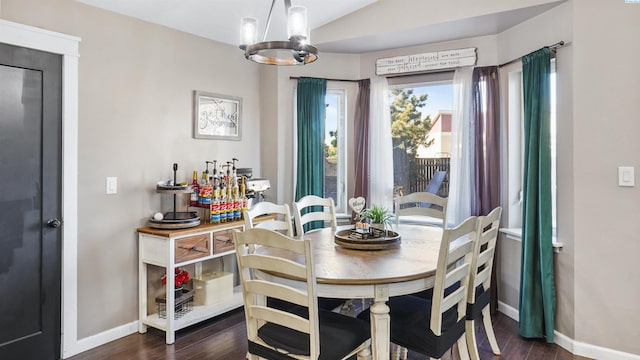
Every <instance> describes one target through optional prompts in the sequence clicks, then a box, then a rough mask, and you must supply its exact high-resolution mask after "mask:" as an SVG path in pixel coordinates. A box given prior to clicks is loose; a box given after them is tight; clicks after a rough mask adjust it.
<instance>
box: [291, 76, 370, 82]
mask: <svg viewBox="0 0 640 360" xmlns="http://www.w3.org/2000/svg"><path fill="white" fill-rule="evenodd" d="M305 77H308V76H305ZM309 78H310V79H323V78H313V77H309ZM298 79H300V77H299V76H289V80H298ZM325 80H327V81H345V82H358V81H360V80H353V79H325Z"/></svg>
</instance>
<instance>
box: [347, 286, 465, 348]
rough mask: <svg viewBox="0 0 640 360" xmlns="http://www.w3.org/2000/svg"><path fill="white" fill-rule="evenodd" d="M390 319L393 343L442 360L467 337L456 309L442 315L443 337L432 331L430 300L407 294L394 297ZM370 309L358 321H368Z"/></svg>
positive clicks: (390, 301)
mask: <svg viewBox="0 0 640 360" xmlns="http://www.w3.org/2000/svg"><path fill="white" fill-rule="evenodd" d="M387 305H388V306H389V309H390V311H389V316H390V317H391V342H393V343H394V344H397V345H400V346H403V347H406V348H407V349H410V350H413V351H417V352H419V353H421V354H425V355H428V356H430V357H434V358H440V357H442V355H443V354H444V353H446V352H447V350H448V349H449V348H451V346H453V344H455V343H456V341H457V340H458V339H459V338H460V337H461V336H462V335H463V334H464V329H465V328H464V326H465V324H464V319H462V320H460V321H456V320H457V317H458V310H457V307H453V308H451V309H449V310H448V311H446V312H445V313H444V315H443V318H442V322H443V326H442V329H443V332H442V335H440V336H436V335H435V334H434V333H433V331H431V329H430V322H431V300H428V299H423V298H420V297H417V296H412V295H406V296H397V297H392V298H391V299H390V300H389V302H388V303H387ZM369 317H370V311H369V309H367V310H365V311H363V312H361V313H360V314H359V315H358V318H360V319H363V320H367V321H369Z"/></svg>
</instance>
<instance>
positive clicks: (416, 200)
mask: <svg viewBox="0 0 640 360" xmlns="http://www.w3.org/2000/svg"><path fill="white" fill-rule="evenodd" d="M395 213H396V225H397V224H399V223H400V217H401V216H406V215H422V216H430V217H433V218H436V219H440V220H442V226H443V227H445V218H446V217H447V198H442V197H439V196H438V195H436V194H432V193H428V192H414V193H411V194H407V195H403V196H400V197H397V198H396V203H395Z"/></svg>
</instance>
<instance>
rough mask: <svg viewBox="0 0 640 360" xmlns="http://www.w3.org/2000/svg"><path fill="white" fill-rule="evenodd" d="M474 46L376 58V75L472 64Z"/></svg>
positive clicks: (474, 52)
mask: <svg viewBox="0 0 640 360" xmlns="http://www.w3.org/2000/svg"><path fill="white" fill-rule="evenodd" d="M475 64H476V48H466V49H457V50H445V51H438V52H431V53H423V54H416V55H404V56H394V57H390V58H384V59H378V60H376V75H388V74H403V73H413V72H423V71H430V70H441V69H450V68H457V67H462V66H472V65H475Z"/></svg>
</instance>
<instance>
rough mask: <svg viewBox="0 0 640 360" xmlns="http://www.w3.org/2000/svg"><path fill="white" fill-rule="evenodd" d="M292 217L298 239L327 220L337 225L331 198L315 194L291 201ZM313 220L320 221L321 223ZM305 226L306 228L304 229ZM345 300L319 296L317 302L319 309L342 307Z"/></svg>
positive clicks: (331, 224) (333, 226) (330, 223)
mask: <svg viewBox="0 0 640 360" xmlns="http://www.w3.org/2000/svg"><path fill="white" fill-rule="evenodd" d="M325 210H326V211H325ZM293 217H294V219H295V224H296V225H295V229H296V236H297V237H298V238H300V239H302V237H303V235H304V233H305V232H308V231H311V230H313V229H317V228H322V227H325V225H326V223H327V222H329V225H330V226H331V227H332V228H334V229H335V228H336V227H337V226H338V221H337V220H336V209H335V206H334V205H333V199H332V198H322V197H319V196H316V195H306V196H303V197H302V198H300V200H298V201H294V202H293ZM313 222H322V225H320V224H319V223H315V224H314V223H313ZM305 225H306V226H305ZM305 227H307V228H308V229H307V230H306V231H305ZM346 301H347V300H345V299H334V298H320V299H319V304H320V308H321V309H326V310H330V309H336V308H337V307H339V306H340V307H342V305H344V304H345V302H346Z"/></svg>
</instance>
